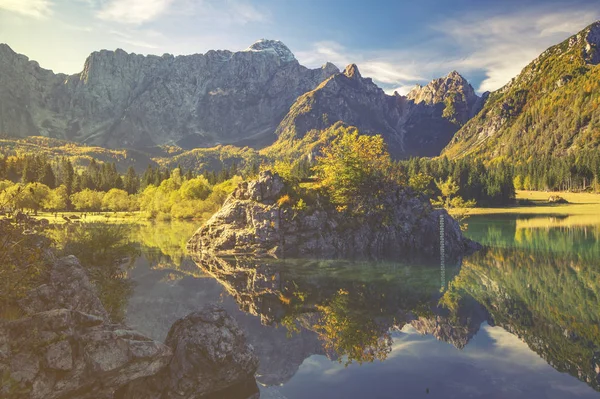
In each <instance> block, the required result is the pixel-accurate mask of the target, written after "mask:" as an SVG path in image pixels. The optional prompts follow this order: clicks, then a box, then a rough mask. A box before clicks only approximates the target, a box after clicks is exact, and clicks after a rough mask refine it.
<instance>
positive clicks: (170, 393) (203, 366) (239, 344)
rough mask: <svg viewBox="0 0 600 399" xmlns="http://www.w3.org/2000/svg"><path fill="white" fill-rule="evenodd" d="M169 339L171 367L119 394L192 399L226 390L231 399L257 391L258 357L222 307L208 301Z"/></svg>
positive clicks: (177, 326) (134, 398) (177, 324)
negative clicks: (171, 352) (171, 351)
mask: <svg viewBox="0 0 600 399" xmlns="http://www.w3.org/2000/svg"><path fill="white" fill-rule="evenodd" d="M165 342H166V344H167V345H168V346H169V347H171V348H173V353H174V356H173V358H172V359H171V361H170V363H169V365H168V367H166V368H165V369H164V370H162V371H161V372H160V373H158V374H157V375H155V376H152V377H149V378H143V379H140V380H137V381H134V382H132V383H131V384H129V385H128V386H126V387H124V388H123V389H122V390H121V391H120V392H119V394H118V395H117V397H119V398H131V399H138V398H139V399H142V398H144V399H146V398H161V399H163V398H190V399H191V398H201V397H202V398H204V397H206V396H207V395H209V394H211V395H212V396H211V397H213V396H214V397H220V396H219V395H218V394H217V393H218V392H221V391H224V390H226V392H228V397H233V398H248V397H251V396H253V395H254V394H255V393H257V392H258V388H257V386H256V382H255V380H254V373H255V372H256V370H257V368H258V358H257V357H256V355H255V354H254V349H253V348H252V346H251V345H248V344H247V343H246V338H245V336H244V333H243V332H242V330H241V329H240V328H239V327H238V325H237V323H236V321H235V320H234V319H233V318H232V317H231V316H229V315H228V314H227V313H226V312H225V310H224V309H223V308H221V307H219V306H216V305H208V306H206V307H205V308H204V309H202V310H201V311H198V312H194V313H192V314H190V315H188V316H187V317H184V318H183V319H181V320H178V321H177V322H175V324H173V326H172V327H171V330H170V331H169V334H168V336H167V340H166V341H165ZM222 393H223V392H222ZM234 393H235V395H234Z"/></svg>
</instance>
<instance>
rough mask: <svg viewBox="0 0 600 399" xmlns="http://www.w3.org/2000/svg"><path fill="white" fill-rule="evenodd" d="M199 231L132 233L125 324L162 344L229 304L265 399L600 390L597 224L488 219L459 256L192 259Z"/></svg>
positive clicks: (474, 221) (476, 220)
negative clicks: (425, 259)
mask: <svg viewBox="0 0 600 399" xmlns="http://www.w3.org/2000/svg"><path fill="white" fill-rule="evenodd" d="M196 227H197V226H195V225H186V224H183V223H182V224H177V225H176V224H173V225H155V226H147V227H143V228H141V230H140V231H139V232H138V233H136V234H135V236H136V237H137V239H138V240H139V242H140V245H141V247H142V254H143V255H142V256H141V257H140V258H139V259H138V260H137V262H136V264H135V267H134V268H133V269H132V270H131V272H130V277H131V278H132V279H133V280H134V281H135V282H136V287H135V291H134V294H133V295H132V297H131V298H130V299H129V302H128V305H127V321H128V323H129V324H131V325H132V326H134V327H136V328H137V329H138V330H140V331H141V332H143V333H145V334H148V335H150V336H152V337H153V338H155V339H160V340H162V339H164V338H165V336H166V334H167V332H168V330H169V328H170V326H171V324H172V323H173V322H174V321H175V320H177V319H178V318H181V317H184V316H186V315H187V314H188V313H190V312H192V311H194V310H196V309H198V308H199V307H201V306H202V305H203V304H206V303H209V302H218V303H221V304H222V305H223V306H224V307H225V308H226V309H227V310H228V311H229V313H230V314H231V315H232V316H233V317H235V318H236V319H237V320H238V322H239V324H240V326H241V327H242V328H243V329H244V330H245V331H246V334H247V337H248V340H249V341H250V342H251V343H252V344H253V346H254V347H255V349H256V352H257V354H258V356H259V359H260V366H259V375H258V376H257V381H258V382H259V384H260V389H261V397H262V398H306V397H310V398H335V397H340V398H364V397H376V398H397V397H411V398H412V397H427V398H451V397H456V398H464V397H486V398H507V397H510V398H598V397H600V392H598V391H597V390H598V389H600V380H598V377H599V374H600V224H598V223H592V224H586V223H585V221H584V222H582V221H581V218H578V219H572V220H569V218H568V217H561V218H556V217H526V216H525V217H524V216H522V215H521V216H519V217H517V216H510V215H503V216H478V217H473V218H471V219H470V220H469V231H468V235H469V236H470V237H471V238H473V239H475V240H477V241H479V242H481V243H482V244H485V245H487V246H488V248H487V249H486V250H484V251H481V252H480V253H478V254H475V255H473V256H471V257H469V258H466V259H464V260H463V261H462V262H461V263H460V264H457V265H445V270H442V269H441V267H440V264H439V263H437V262H434V263H433V264H415V263H407V262H402V261H401V260H398V261H385V262H351V261H316V260H286V261H273V260H271V261H265V260H254V259H214V258H204V259H196V262H194V260H192V259H191V258H190V257H189V256H187V255H186V254H185V251H184V249H183V248H184V243H185V241H186V239H187V237H189V235H191V234H192V233H193V231H194V230H195V228H196Z"/></svg>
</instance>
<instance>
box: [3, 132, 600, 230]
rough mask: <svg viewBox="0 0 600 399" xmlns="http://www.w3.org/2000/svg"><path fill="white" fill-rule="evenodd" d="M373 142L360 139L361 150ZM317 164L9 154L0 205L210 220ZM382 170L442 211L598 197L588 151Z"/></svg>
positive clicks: (314, 172)
mask: <svg viewBox="0 0 600 399" xmlns="http://www.w3.org/2000/svg"><path fill="white" fill-rule="evenodd" d="M344 135H355V136H356V137H355V139H356V140H359V141H360V140H362V137H369V136H363V135H360V134H359V132H358V131H357V129H355V128H353V127H346V126H339V127H338V128H337V129H336V131H335V132H332V137H333V138H332V140H335V138H339V137H342V136H344ZM357 137H360V138H361V139H358V138H357ZM377 137H378V136H371V137H370V138H369V139H365V140H363V141H364V143H363V145H364V146H366V145H368V143H373V140H377ZM379 147H380V150H381V151H385V143H383V142H380V143H379ZM325 149H326V147H324V148H321V149H320V151H325ZM362 150H363V148H355V149H353V150H352V151H354V152H360V151H362ZM352 151H351V152H352ZM345 156H348V157H350V155H348V154H346V155H345ZM318 159H323V158H322V157H321V158H320V157H305V156H302V157H298V158H296V159H294V160H291V159H279V160H277V161H274V162H273V161H268V160H262V161H261V162H262V164H259V161H258V160H257V159H253V160H252V162H250V161H248V160H246V162H240V163H239V165H242V166H241V167H238V163H236V162H232V163H230V164H229V166H228V167H227V166H225V165H224V164H221V165H220V167H221V168H220V169H215V170H207V169H203V172H202V173H198V172H197V171H198V170H200V169H198V168H195V167H193V165H190V166H188V167H187V168H185V169H184V168H183V167H182V166H181V165H177V167H174V168H172V169H169V168H168V167H164V166H163V167H161V166H158V165H152V164H150V165H148V167H147V168H146V169H145V170H144V171H143V172H139V171H136V170H135V168H134V167H133V166H129V168H128V169H127V171H126V172H125V173H124V174H121V173H119V172H118V169H117V166H116V164H115V163H114V162H100V161H96V160H94V159H93V158H92V159H91V160H90V161H89V163H88V164H87V166H85V167H82V166H74V165H73V164H72V162H71V160H70V159H69V157H67V156H61V157H51V156H49V155H48V154H41V155H37V154H31V153H26V152H25V153H24V152H15V153H10V152H8V153H5V154H4V155H1V156H0V206H2V207H3V208H6V209H16V210H30V211H33V212H38V211H42V210H44V211H50V212H61V211H79V212H99V211H111V212H123V211H127V212H134V211H141V212H142V215H143V216H145V217H147V218H152V219H154V218H156V219H163V220H166V219H171V218H176V219H187V218H200V217H207V216H209V215H210V214H212V213H214V212H215V211H216V210H217V209H218V208H219V206H220V205H221V204H222V202H223V201H224V199H225V197H226V196H227V195H228V194H229V193H230V192H231V191H233V189H234V188H235V187H236V185H237V184H238V183H239V182H241V181H242V180H244V179H248V178H251V177H252V176H255V175H256V174H257V173H258V171H259V170H260V169H265V168H270V169H274V170H275V171H276V172H278V173H279V174H280V175H282V176H283V177H284V178H285V179H286V180H288V181H296V182H300V181H310V180H311V179H313V180H314V179H315V178H318V175H319V170H320V168H321V170H322V165H318V162H317V160H318ZM186 166H187V165H186ZM383 169H385V170H383ZM383 169H382V170H381V171H380V172H384V173H388V174H393V175H394V179H396V180H397V181H399V182H401V183H402V184H406V185H409V186H411V187H412V188H414V189H415V190H417V191H421V192H423V193H424V194H426V195H429V196H430V197H431V198H432V202H434V203H438V204H441V205H442V206H446V207H448V206H450V204H449V203H445V204H444V201H446V200H448V199H449V197H450V196H452V197H455V198H461V199H462V200H464V202H462V203H455V204H454V205H455V206H454V207H459V206H484V207H489V206H505V205H510V204H513V203H514V202H515V190H539V191H576V192H580V191H588V192H599V191H600V182H599V175H600V153H598V152H597V151H592V150H588V151H585V150H582V151H580V152H579V153H578V154H577V155H574V154H571V155H567V156H564V157H555V156H539V157H536V156H530V157H529V159H527V160H526V161H517V162H514V163H511V162H508V161H506V160H504V159H502V158H501V159H499V160H498V159H497V160H493V161H487V162H486V161H484V160H482V159H481V158H476V157H464V158H459V159H452V160H450V159H448V158H447V157H445V156H444V157H438V158H411V159H409V160H399V161H397V160H396V161H394V160H389V162H388V164H386V166H385V168H383ZM444 198H446V200H444ZM440 201H441V202H440ZM446 202H447V201H446Z"/></svg>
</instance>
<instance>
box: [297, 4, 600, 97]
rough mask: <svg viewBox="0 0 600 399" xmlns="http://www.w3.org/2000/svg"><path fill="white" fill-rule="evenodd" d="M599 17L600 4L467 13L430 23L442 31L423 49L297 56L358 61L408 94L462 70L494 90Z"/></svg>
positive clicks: (335, 48)
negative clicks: (420, 86)
mask: <svg viewBox="0 0 600 399" xmlns="http://www.w3.org/2000/svg"><path fill="white" fill-rule="evenodd" d="M599 18H600V8H592V7H589V8H587V9H582V8H581V7H578V8H577V9H576V10H575V9H569V8H566V7H565V8H563V9H556V7H554V8H553V9H552V8H548V7H540V6H537V7H533V8H532V7H530V8H528V9H523V8H522V9H520V10H519V11H518V12H513V13H504V14H498V12H497V11H496V12H495V13H494V14H493V15H492V14H482V13H467V14H462V15H461V17H460V18H455V19H447V20H444V21H441V22H437V23H436V24H435V25H433V26H431V27H429V28H430V29H431V30H432V31H433V32H435V33H437V34H436V35H434V36H433V38H432V39H429V40H427V41H423V42H421V43H420V44H419V46H418V47H414V48H405V49H394V48H380V49H374V50H373V49H369V50H363V49H349V48H346V47H345V46H344V45H343V44H340V43H337V42H332V41H323V42H318V43H314V44H313V45H312V46H310V48H309V49H308V50H306V51H301V52H298V53H297V54H296V56H297V58H298V60H299V61H300V62H301V63H303V64H305V65H307V66H311V67H315V66H318V65H322V64H323V63H325V62H326V61H330V62H333V63H334V64H336V65H337V66H338V67H340V68H342V69H343V68H344V66H345V65H347V64H349V63H355V64H357V65H358V67H359V69H360V71H361V73H362V75H363V76H365V77H371V78H373V80H374V81H375V82H376V83H377V84H378V85H379V86H381V87H382V88H383V89H384V90H385V91H386V92H387V93H389V94H391V93H393V92H394V91H398V92H399V93H400V94H406V93H407V92H408V91H410V89H412V88H413V87H414V85H415V84H417V83H419V84H424V83H427V82H428V81H430V80H432V79H434V78H438V77H441V76H445V75H447V74H448V72H450V71H451V70H454V69H456V70H458V71H459V72H460V73H461V74H463V75H464V76H465V77H467V78H468V77H469V75H471V76H482V75H483V76H484V78H483V80H482V82H481V84H480V85H479V87H476V89H477V90H478V91H480V92H483V91H488V90H489V91H493V90H496V89H499V88H500V87H502V86H504V85H505V84H506V83H508V82H509V81H510V79H512V78H513V77H515V76H517V75H518V74H519V73H520V72H521V70H522V69H523V67H525V66H526V65H527V64H528V63H529V62H531V61H532V60H533V59H534V58H535V57H537V56H538V55H539V54H541V53H542V52H543V51H544V50H545V49H546V48H548V47H550V46H552V45H554V44H557V43H559V42H561V41H562V40H564V39H566V38H567V37H568V36H569V35H572V34H574V33H577V32H578V31H580V30H581V29H583V28H584V27H585V26H587V25H588V24H590V23H592V22H594V21H595V20H597V19H599Z"/></svg>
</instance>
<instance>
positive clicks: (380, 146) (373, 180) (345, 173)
mask: <svg viewBox="0 0 600 399" xmlns="http://www.w3.org/2000/svg"><path fill="white" fill-rule="evenodd" d="M315 172H316V173H317V176H318V178H319V180H320V182H319V187H320V188H321V189H323V190H324V191H325V193H326V194H327V196H328V197H329V199H330V201H331V203H332V204H334V205H335V206H336V207H337V208H338V209H347V210H349V211H350V212H351V213H353V214H367V213H369V212H371V211H373V210H375V209H376V207H377V206H378V205H379V204H380V202H381V201H380V195H381V194H382V193H383V192H385V189H386V186H388V185H389V183H392V182H393V179H392V178H391V176H392V162H391V159H390V155H389V153H388V152H387V150H386V146H385V143H384V141H383V138H382V137H381V136H379V135H377V136H366V135H359V134H358V131H357V130H354V131H350V132H349V131H347V130H342V131H341V133H340V135H339V136H338V137H337V138H336V139H335V140H333V141H332V142H331V144H329V145H328V146H326V147H324V148H323V150H322V155H321V156H320V157H318V158H317V165H316V166H315Z"/></svg>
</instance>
